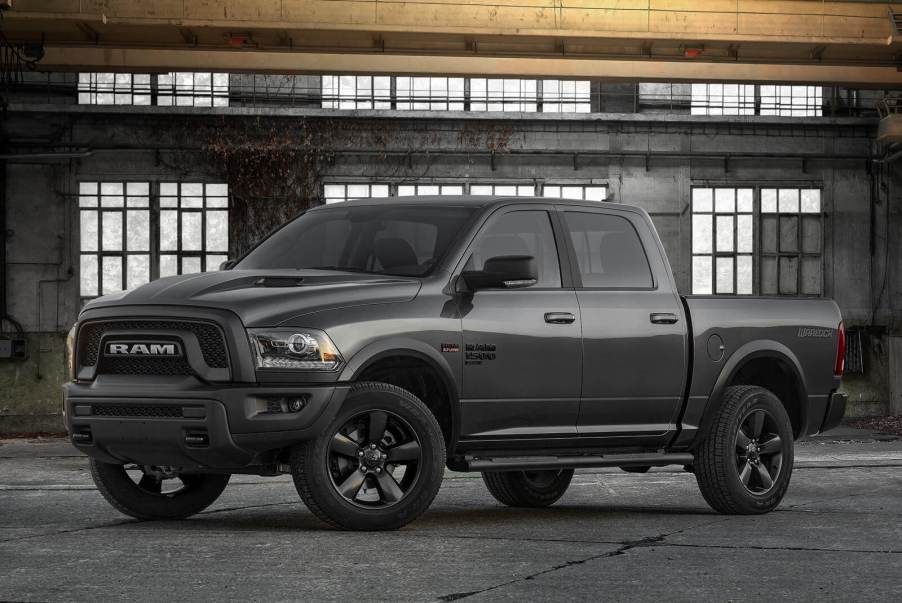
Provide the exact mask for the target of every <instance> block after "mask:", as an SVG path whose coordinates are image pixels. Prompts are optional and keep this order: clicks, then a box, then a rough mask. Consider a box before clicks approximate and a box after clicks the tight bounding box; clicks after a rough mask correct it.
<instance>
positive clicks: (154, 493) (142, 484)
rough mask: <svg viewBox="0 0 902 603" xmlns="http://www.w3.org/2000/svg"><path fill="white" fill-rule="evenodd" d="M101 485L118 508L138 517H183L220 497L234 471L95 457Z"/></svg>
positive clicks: (94, 466)
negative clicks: (185, 469)
mask: <svg viewBox="0 0 902 603" xmlns="http://www.w3.org/2000/svg"><path fill="white" fill-rule="evenodd" d="M91 477H92V478H94V483H95V484H96V485H97V489H98V490H99V491H100V493H101V494H102V495H103V497H104V498H105V499H107V501H108V502H109V503H110V504H111V505H113V506H114V507H115V508H116V509H118V510H119V511H121V512H122V513H125V514H126V515H130V516H132V517H134V518H136V519H147V520H150V519H182V518H185V517H189V516H191V515H194V514H195V513H200V512H201V511H203V510H204V509H206V508H207V507H209V506H210V505H211V504H213V502H215V501H216V499H217V498H219V495H220V494H222V491H223V490H225V487H226V485H227V484H228V483H229V478H230V477H231V476H230V475H227V474H225V475H219V474H180V473H177V472H175V471H173V470H172V469H170V468H168V467H156V466H152V465H114V464H111V463H102V462H100V461H97V460H95V459H91Z"/></svg>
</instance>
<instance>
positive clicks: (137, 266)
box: [126, 255, 150, 289]
mask: <svg viewBox="0 0 902 603" xmlns="http://www.w3.org/2000/svg"><path fill="white" fill-rule="evenodd" d="M148 282H150V256H148V255H130V256H128V276H127V279H126V287H127V288H129V289H131V288H133V287H137V286H139V285H143V284H145V283H148Z"/></svg>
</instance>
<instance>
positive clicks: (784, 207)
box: [779, 188, 799, 214]
mask: <svg viewBox="0 0 902 603" xmlns="http://www.w3.org/2000/svg"><path fill="white" fill-rule="evenodd" d="M779 199H780V213H793V214H794V213H798V211H799V190H798V189H795V188H781V189H780V193H779Z"/></svg>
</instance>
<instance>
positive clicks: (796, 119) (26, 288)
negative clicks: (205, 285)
mask: <svg viewBox="0 0 902 603" xmlns="http://www.w3.org/2000/svg"><path fill="white" fill-rule="evenodd" d="M583 4H584V5H580V6H578V7H572V8H571V7H565V6H564V3H562V2H558V1H555V0H519V1H518V2H506V1H500V2H499V1H497V0H496V1H491V2H490V1H488V0H442V1H436V0H431V1H430V2H423V1H420V0H409V1H397V2H372V3H371V2H352V1H348V2H344V1H341V2H335V1H328V0H281V1H280V0H255V1H244V2H241V1H237V0H221V1H219V2H208V1H198V2H190V3H189V2H181V1H177V2H176V1H168V0H157V1H152V2H125V1H117V0H44V1H39V0H31V1H29V0H5V1H0V8H2V10H0V16H2V21H0V57H2V61H0V70H2V71H0V80H2V81H0V111H2V113H0V146H2V149H0V178H2V186H0V233H2V234H3V237H4V245H3V246H0V314H2V315H3V321H2V326H0V433H16V432H59V431H61V430H62V421H61V416H60V410H61V408H60V398H61V393H60V392H61V390H60V386H61V384H62V383H63V382H64V381H65V380H66V364H65V354H64V347H65V337H66V333H67V331H68V330H69V328H70V327H71V325H72V324H73V322H74V321H75V319H76V317H77V314H78V312H79V310H80V308H81V307H82V306H83V304H84V303H85V302H86V301H88V300H90V299H92V298H95V297H97V296H99V295H104V294H108V293H114V292H116V291H120V290H122V289H125V288H131V287H135V286H138V285H140V284H142V283H146V282H148V281H150V280H154V279H157V278H161V277H166V276H171V275H175V274H185V273H191V272H199V271H204V270H216V269H218V267H219V265H220V263H221V262H223V261H225V260H226V259H228V258H234V257H237V256H239V255H240V254H242V253H243V252H244V251H246V250H247V249H248V248H249V247H250V246H251V245H253V243H254V242H255V241H256V240H258V239H259V238H260V237H262V236H264V235H265V234H266V233H268V232H269V231H271V230H272V229H273V228H275V227H277V226H278V225H280V224H282V223H283V222H284V221H286V220H287V219H289V218H290V217H292V216H294V215H296V214H297V213H299V212H301V211H303V210H304V209H305V208H307V207H310V206H314V205H319V204H321V203H331V202H336V201H341V200H344V199H351V198H360V197H385V196H396V195H412V194H442V195H445V194H449V195H454V194H495V195H512V196H548V197H569V198H574V197H575V198H580V199H587V200H593V201H597V202H598V203H608V202H614V203H627V204H632V205H637V206H639V207H641V208H643V209H645V210H646V211H648V212H649V213H650V214H651V216H652V218H653V220H654V223H655V225H656V227H657V228H658V230H659V232H660V234H661V237H662V239H663V242H664V245H665V248H666V251H667V255H668V257H669V259H670V262H671V264H672V266H673V270H674V273H675V277H676V281H677V284H678V286H679V288H680V292H681V293H682V294H684V295H691V294H701V295H706V294H722V295H777V296H823V297H829V298H833V299H835V300H836V301H837V303H838V304H839V306H840V308H841V310H842V314H843V317H844V321H845V325H846V328H847V330H848V333H849V339H848V341H849V345H848V349H847V356H846V367H847V372H846V377H845V379H844V383H843V388H844V390H845V391H846V392H847V393H848V394H849V396H850V402H849V407H848V411H847V416H849V417H865V416H878V415H889V414H893V415H900V414H902V4H900V3H892V2H878V1H870V2H858V1H846V2H818V1H792V2H790V1H782V0H767V1H747V0H718V1H714V2H688V1H680V0H645V1H639V0H635V1H628V0H622V1H618V2H614V1H611V2H606V1H601V0H599V1H597V2H588V3H583Z"/></svg>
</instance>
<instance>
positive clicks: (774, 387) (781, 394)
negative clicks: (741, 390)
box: [727, 358, 803, 437]
mask: <svg viewBox="0 0 902 603" xmlns="http://www.w3.org/2000/svg"><path fill="white" fill-rule="evenodd" d="M727 385H728V386H729V385H757V386H759V387H763V388H765V389H768V390H770V391H772V392H773V393H774V395H775V396H777V398H779V399H780V402H782V403H783V407H784V408H785V409H786V414H788V415H789V420H790V422H792V432H793V434H795V436H796V437H799V436H800V435H801V434H802V431H803V425H802V400H801V398H800V391H801V384H800V383H799V378H798V376H797V375H796V372H795V370H793V368H792V367H791V366H790V365H789V363H787V362H786V361H785V360H780V359H779V358H753V359H751V360H749V361H747V362H746V363H745V364H743V365H742V366H741V367H740V368H739V370H738V371H736V373H735V374H734V375H733V378H732V379H730V383H728V384H727Z"/></svg>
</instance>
